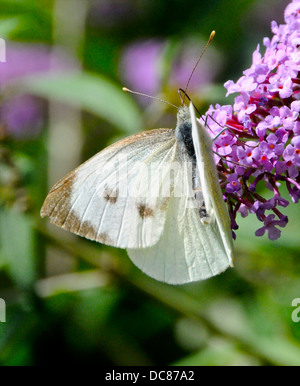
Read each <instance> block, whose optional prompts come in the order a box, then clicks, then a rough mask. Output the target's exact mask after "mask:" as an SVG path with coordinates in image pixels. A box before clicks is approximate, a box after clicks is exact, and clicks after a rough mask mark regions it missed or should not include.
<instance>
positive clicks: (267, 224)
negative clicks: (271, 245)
mask: <svg viewBox="0 0 300 386" xmlns="http://www.w3.org/2000/svg"><path fill="white" fill-rule="evenodd" d="M274 218H275V215H274V214H270V215H269V216H267V217H266V219H265V221H264V226H263V227H262V228H259V229H258V230H257V231H256V232H255V235H256V236H258V237H261V236H263V235H264V234H265V232H266V231H267V232H268V237H269V239H270V240H272V241H274V240H277V239H279V237H280V235H281V231H280V230H279V229H278V228H276V225H279V224H278V223H279V221H276V220H274Z"/></svg>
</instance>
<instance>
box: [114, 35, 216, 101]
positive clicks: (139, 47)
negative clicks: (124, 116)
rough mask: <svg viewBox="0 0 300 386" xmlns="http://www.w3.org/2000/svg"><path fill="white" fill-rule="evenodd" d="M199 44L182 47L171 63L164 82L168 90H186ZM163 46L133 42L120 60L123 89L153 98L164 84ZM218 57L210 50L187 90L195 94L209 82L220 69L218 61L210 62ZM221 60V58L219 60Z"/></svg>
mask: <svg viewBox="0 0 300 386" xmlns="http://www.w3.org/2000/svg"><path fill="white" fill-rule="evenodd" d="M199 46H201V44H199V42H197V44H196V43H195V42H191V41H187V42H184V43H183V44H182V48H180V49H179V50H178V52H177V54H176V55H175V57H174V59H173V65H172V69H171V71H170V74H169V76H168V77H167V79H166V80H165V79H164V82H166V84H167V86H168V87H169V88H172V89H176V90H177V89H178V88H180V87H185V85H186V84H187V81H188V78H189V76H190V74H191V73H192V70H193V68H194V66H195V64H196V62H197V60H198V58H199ZM164 49H165V43H164V42H162V41H159V40H145V41H140V42H135V43H133V44H131V45H129V46H128V47H127V49H126V50H125V52H124V54H123V57H122V60H121V67H120V73H121V78H122V79H123V82H124V83H125V85H126V86H127V85H128V86H129V87H130V88H133V89H134V90H135V91H141V92H144V93H146V94H150V95H156V94H157V93H158V92H159V91H160V89H161V87H162V80H163V76H164V74H163V70H164V69H163V66H162V62H163V55H164ZM216 56H218V58H219V55H218V54H217V53H216V52H215V51H213V50H210V53H208V55H206V57H205V58H203V59H202V62H201V71H197V72H195V73H194V75H193V78H192V79H191V82H190V85H189V90H195V89H196V88H197V87H199V86H203V85H206V84H208V83H210V82H211V81H212V79H213V78H214V76H215V75H216V73H217V72H218V70H219V68H220V66H221V60H213V59H212V58H216ZM219 59H220V58H219Z"/></svg>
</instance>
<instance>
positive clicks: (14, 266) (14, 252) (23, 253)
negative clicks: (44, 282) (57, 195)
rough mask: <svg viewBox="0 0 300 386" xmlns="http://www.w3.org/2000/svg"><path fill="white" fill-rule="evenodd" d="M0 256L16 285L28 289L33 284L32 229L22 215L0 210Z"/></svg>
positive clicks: (28, 221)
mask: <svg viewBox="0 0 300 386" xmlns="http://www.w3.org/2000/svg"><path fill="white" fill-rule="evenodd" d="M0 255H1V256H3V258H4V260H5V262H6V267H7V269H8V272H9V274H10V275H11V277H12V279H13V280H14V281H15V282H16V283H17V284H18V285H20V286H22V287H28V286H30V285H31V284H32V283H33V282H34V280H35V262H34V237H33V229H32V226H31V222H30V220H29V219H28V217H26V216H25V215H24V214H22V213H18V212H16V211H13V210H7V209H1V210H0Z"/></svg>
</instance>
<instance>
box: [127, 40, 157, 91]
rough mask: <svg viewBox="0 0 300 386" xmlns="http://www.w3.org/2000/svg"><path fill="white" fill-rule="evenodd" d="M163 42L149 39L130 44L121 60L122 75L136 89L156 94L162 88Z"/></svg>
mask: <svg viewBox="0 0 300 386" xmlns="http://www.w3.org/2000/svg"><path fill="white" fill-rule="evenodd" d="M162 49H163V43H162V42H161V41H158V40H147V41H141V42H136V43H134V44H132V45H130V46H129V47H128V48H127V49H126V50H125V53H124V55H123V58H122V61H121V77H122V78H123V80H124V82H125V84H126V87H127V85H128V86H129V87H130V88H132V89H133V90H134V91H142V92H143V93H146V94H149V95H155V94H157V93H158V91H159V88H160V75H159V59H160V56H161V54H162Z"/></svg>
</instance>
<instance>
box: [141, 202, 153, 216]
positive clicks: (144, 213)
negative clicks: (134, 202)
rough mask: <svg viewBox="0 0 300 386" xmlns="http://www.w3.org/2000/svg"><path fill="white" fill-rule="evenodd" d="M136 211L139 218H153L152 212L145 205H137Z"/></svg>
mask: <svg viewBox="0 0 300 386" xmlns="http://www.w3.org/2000/svg"><path fill="white" fill-rule="evenodd" d="M137 210H138V212H139V215H140V216H141V218H146V217H153V216H154V211H153V209H151V208H150V207H149V206H147V205H145V204H139V205H138V206H137Z"/></svg>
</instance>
